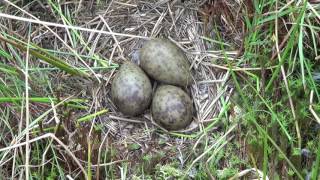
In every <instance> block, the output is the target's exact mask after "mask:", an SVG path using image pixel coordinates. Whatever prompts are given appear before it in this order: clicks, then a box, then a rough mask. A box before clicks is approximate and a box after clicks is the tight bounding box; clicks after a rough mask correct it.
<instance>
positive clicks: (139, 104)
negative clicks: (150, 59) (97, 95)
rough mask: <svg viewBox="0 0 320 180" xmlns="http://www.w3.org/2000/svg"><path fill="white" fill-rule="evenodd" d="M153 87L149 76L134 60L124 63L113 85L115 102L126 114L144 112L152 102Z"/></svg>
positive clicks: (112, 93)
mask: <svg viewBox="0 0 320 180" xmlns="http://www.w3.org/2000/svg"><path fill="white" fill-rule="evenodd" d="M151 93H152V87H151V82H150V79H149V78H148V76H147V75H146V74H145V73H144V72H143V70H142V69H141V68H140V67H139V66H137V65H136V64H134V63H132V62H126V63H124V64H122V66H121V67H120V69H119V71H118V72H117V74H116V75H115V77H114V79H113V81H112V85H111V97H112V100H113V103H114V104H115V105H116V106H117V108H118V109H119V110H120V111H121V112H122V113H123V114H125V115H129V116H136V115H139V114H141V113H143V112H144V111H145V110H146V109H147V108H148V106H149V105H150V102H151Z"/></svg>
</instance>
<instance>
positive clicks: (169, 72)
mask: <svg viewBox="0 0 320 180" xmlns="http://www.w3.org/2000/svg"><path fill="white" fill-rule="evenodd" d="M140 65H141V68H142V69H143V70H144V71H145V72H146V73H147V74H148V75H149V76H150V77H152V78H153V79H155V80H157V81H160V82H163V83H166V84H171V85H177V86H182V87H184V86H188V85H189V84H190V83H191V80H192V79H191V72H190V70H189V67H190V65H189V62H188V60H187V57H186V55H185V54H184V52H183V51H182V50H181V49H180V48H179V47H178V46H176V45H175V44H174V43H172V42H171V41H169V40H167V39H153V40H150V41H148V42H146V43H145V44H144V46H143V47H142V48H141V50H140Z"/></svg>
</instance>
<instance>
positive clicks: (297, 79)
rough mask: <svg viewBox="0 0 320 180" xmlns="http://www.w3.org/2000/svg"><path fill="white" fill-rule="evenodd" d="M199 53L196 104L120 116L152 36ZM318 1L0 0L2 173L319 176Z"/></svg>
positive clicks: (192, 58) (311, 179)
mask: <svg viewBox="0 0 320 180" xmlns="http://www.w3.org/2000/svg"><path fill="white" fill-rule="evenodd" d="M154 37H165V38H168V39H170V40H171V41H172V42H173V43H175V44H177V45H178V46H179V47H180V48H181V49H182V50H183V51H184V52H185V53H186V55H187V58H188V60H189V62H190V64H191V67H190V69H191V72H192V75H193V83H192V85H191V86H190V87H188V88H186V89H187V91H188V93H189V94H190V95H191V97H192V99H193V103H194V107H195V109H196V112H195V114H194V118H193V119H194V120H193V122H192V124H191V125H190V126H189V127H188V128H186V129H185V130H181V131H175V132H168V131H166V130H164V129H162V128H159V127H158V126H157V125H156V124H155V123H154V122H153V120H152V117H151V113H150V110H147V111H146V112H145V113H144V114H143V115H141V116H138V117H127V116H123V115H122V114H121V113H120V112H119V111H118V110H117V108H116V107H115V106H114V104H113V102H112V100H111V98H110V87H111V82H112V80H113V77H114V74H115V73H116V72H117V70H118V69H119V67H120V66H121V64H122V63H123V62H125V61H133V62H135V63H139V49H140V48H141V47H142V45H143V44H144V43H145V42H146V41H147V40H149V39H151V38H154ZM319 102H320V2H319V1H318V0H299V1H294V0H226V1H218V0H212V1H210V0H203V1H201V0H190V1H186V0H185V1H182V0H174V1H169V0H161V1H156V0H150V1H147V0H146V1H141V0H118V1H116V0H108V1H102V0H80V1H69V0H65V1H58V0H47V1H44V0H14V1H9V0H4V1H0V131H1V134H0V179H264V180H265V179H270V180H273V179H275V180H277V179H307V180H318V179H320V103H319Z"/></svg>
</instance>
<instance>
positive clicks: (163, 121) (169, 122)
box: [151, 85, 193, 130]
mask: <svg viewBox="0 0 320 180" xmlns="http://www.w3.org/2000/svg"><path fill="white" fill-rule="evenodd" d="M151 109H152V117H153V120H154V121H155V122H157V123H158V124H159V125H161V126H162V127H164V128H165V129H167V130H179V129H183V128H185V127H186V126H188V125H189V124H190V123H191V121H192V111H193V106H192V101H191V99H190V97H189V96H188V94H187V93H185V92H184V91H183V90H182V89H181V88H179V87H176V86H172V85H161V86H159V87H158V88H157V90H156V92H155V94H154V96H153V100H152V105H151Z"/></svg>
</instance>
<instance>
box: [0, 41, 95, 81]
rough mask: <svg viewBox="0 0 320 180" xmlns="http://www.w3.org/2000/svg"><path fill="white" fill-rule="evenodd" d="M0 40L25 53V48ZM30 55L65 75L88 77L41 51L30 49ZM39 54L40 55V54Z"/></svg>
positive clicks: (12, 42)
mask: <svg viewBox="0 0 320 180" xmlns="http://www.w3.org/2000/svg"><path fill="white" fill-rule="evenodd" d="M0 40H2V41H4V42H6V43H8V44H10V45H12V46H14V47H16V48H18V49H20V50H22V51H26V50H27V47H25V46H23V45H20V44H18V43H16V42H14V41H12V40H9V39H7V38H4V37H3V36H0ZM29 51H30V54H32V55H33V56H35V57H37V58H39V59H42V60H44V61H46V62H47V63H49V64H51V65H53V66H56V67H58V68H59V69H61V70H64V71H66V72H67V73H69V74H71V75H78V76H84V77H89V75H88V74H87V73H85V72H83V71H79V70H77V69H75V68H74V67H72V66H71V65H69V64H68V63H66V62H64V61H63V60H61V59H59V58H57V57H55V56H53V55H51V54H49V53H47V52H43V51H41V49H38V50H37V51H36V50H32V49H30V50H29ZM40 52H41V53H40Z"/></svg>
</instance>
